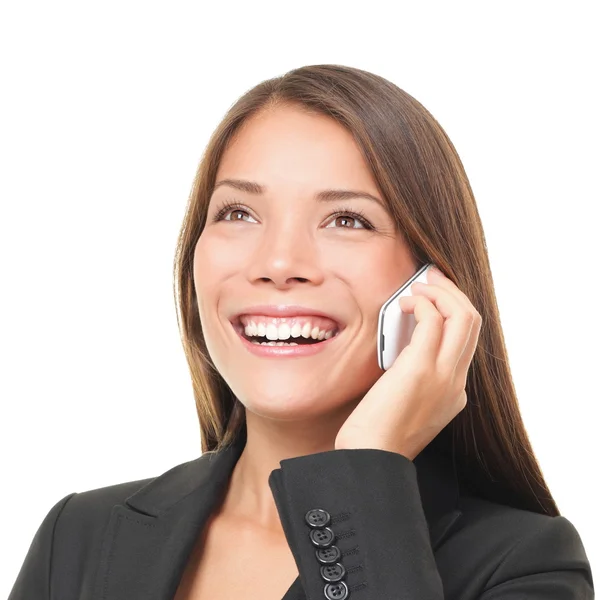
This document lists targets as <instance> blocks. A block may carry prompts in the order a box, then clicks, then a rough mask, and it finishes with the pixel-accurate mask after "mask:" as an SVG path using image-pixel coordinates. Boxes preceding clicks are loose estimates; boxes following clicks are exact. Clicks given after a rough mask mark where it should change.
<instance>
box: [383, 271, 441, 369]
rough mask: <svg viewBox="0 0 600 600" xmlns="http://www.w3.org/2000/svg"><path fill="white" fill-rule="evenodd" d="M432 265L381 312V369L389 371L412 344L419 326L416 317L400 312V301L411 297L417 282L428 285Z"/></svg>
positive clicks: (394, 294)
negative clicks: (411, 339)
mask: <svg viewBox="0 0 600 600" xmlns="http://www.w3.org/2000/svg"><path fill="white" fill-rule="evenodd" d="M432 266H433V264H432V263H426V264H425V265H423V266H422V267H421V268H420V269H419V270H418V271H417V272H416V273H415V274H414V275H413V276H412V277H411V278H410V279H409V280H408V281H406V282H405V283H403V284H402V287H401V288H400V289H398V290H396V291H395V292H394V293H393V294H392V295H391V296H390V297H389V298H388V299H387V300H386V301H385V302H384V304H383V306H382V307H381V309H380V310H379V323H378V327H377V361H378V362H379V368H380V369H383V370H384V371H387V370H388V369H389V368H390V367H391V366H392V365H393V364H394V361H395V360H396V358H398V356H399V355H400V352H402V350H403V349H404V348H405V347H406V346H407V345H408V344H409V343H410V338H411V337H412V333H413V331H414V329H415V327H416V326H417V321H416V319H415V315H414V314H412V313H403V312H402V310H400V303H399V299H400V298H401V297H402V296H411V295H412V292H411V290H410V286H411V285H412V284H413V283H415V282H416V281H420V282H422V283H428V281H427V271H428V269H429V268H430V267H432Z"/></svg>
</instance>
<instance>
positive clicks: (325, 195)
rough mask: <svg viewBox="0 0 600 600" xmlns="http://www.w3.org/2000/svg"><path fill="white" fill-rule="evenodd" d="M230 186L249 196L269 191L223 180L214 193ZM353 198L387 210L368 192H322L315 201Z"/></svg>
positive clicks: (251, 182)
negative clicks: (371, 202) (222, 187)
mask: <svg viewBox="0 0 600 600" xmlns="http://www.w3.org/2000/svg"><path fill="white" fill-rule="evenodd" d="M224 185H226V186H229V187H232V188H234V189H236V190H240V191H241V192H246V193H248V194H254V195H261V194H264V193H265V192H266V191H267V188H266V187H265V186H263V185H260V184H259V183H256V182H255V181H248V180H247V179H221V180H220V181H217V183H216V184H215V186H214V188H213V193H214V192H215V190H217V189H218V188H220V187H221V186H224ZM352 198H366V199H367V200H372V201H373V202H377V204H379V205H380V206H382V207H383V208H385V206H384V204H383V202H382V201H381V200H380V199H379V198H377V196H373V195H372V194H369V193H368V192H360V191H355V190H321V191H320V192H317V193H316V194H315V196H314V199H315V200H317V201H318V202H332V201H335V200H350V199H352Z"/></svg>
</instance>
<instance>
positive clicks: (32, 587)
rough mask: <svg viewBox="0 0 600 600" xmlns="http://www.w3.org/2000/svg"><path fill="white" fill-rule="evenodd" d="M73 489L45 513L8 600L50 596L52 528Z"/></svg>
mask: <svg viewBox="0 0 600 600" xmlns="http://www.w3.org/2000/svg"><path fill="white" fill-rule="evenodd" d="M76 493H77V492H73V493H72V494H69V495H68V496H65V497H64V498H62V499H61V500H59V501H58V502H57V503H56V504H55V505H54V506H53V507H52V508H51V509H50V511H49V512H48V514H47V515H46V516H45V517H44V520H43V521H42V523H41V525H40V526H39V527H38V530H37V532H36V533H35V535H34V537H33V540H32V542H31V545H30V547H29V550H28V552H27V554H26V556H25V560H24V562H23V565H22V566H21V570H20V571H19V574H18V575H17V579H16V581H15V583H14V584H13V588H12V590H11V592H10V595H9V596H8V600H34V599H35V600H50V598H51V596H50V576H51V568H52V546H53V540H54V530H55V528H56V524H57V522H58V520H59V518H60V515H61V512H62V510H63V508H64V507H65V505H66V504H67V502H68V501H69V500H70V499H71V498H72V497H73V496H74V495H75V494H76Z"/></svg>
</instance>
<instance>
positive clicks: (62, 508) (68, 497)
mask: <svg viewBox="0 0 600 600" xmlns="http://www.w3.org/2000/svg"><path fill="white" fill-rule="evenodd" d="M77 493H78V492H73V493H72V494H69V495H68V496H65V498H63V500H64V503H63V505H62V506H61V507H60V511H59V512H58V514H57V515H56V519H54V523H53V525H52V536H51V538H50V556H49V558H48V598H49V599H50V600H51V599H52V565H53V562H54V534H55V532H56V526H57V525H58V520H59V519H60V516H61V515H62V512H63V510H64V509H65V506H66V505H67V504H68V503H69V501H70V500H71V498H72V497H73V496H75V495H77Z"/></svg>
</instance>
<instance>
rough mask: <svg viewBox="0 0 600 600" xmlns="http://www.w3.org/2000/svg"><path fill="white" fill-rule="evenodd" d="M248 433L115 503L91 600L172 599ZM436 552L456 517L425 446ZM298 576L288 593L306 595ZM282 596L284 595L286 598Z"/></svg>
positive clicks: (423, 467) (435, 459) (422, 462)
mask: <svg viewBox="0 0 600 600" xmlns="http://www.w3.org/2000/svg"><path fill="white" fill-rule="evenodd" d="M245 443H246V434H245V431H243V432H242V434H241V435H240V436H238V438H237V439H236V441H235V442H234V443H233V444H232V445H231V446H229V447H228V448H225V449H224V450H223V451H222V452H219V453H205V454H203V455H202V456H200V457H199V458H197V459H195V460H192V461H189V462H186V463H182V464H180V465H177V466H176V467H174V468H172V469H170V470H169V471H167V472H165V473H163V474H162V475H160V476H159V477H157V478H155V479H153V480H152V481H150V482H149V483H147V484H146V485H145V486H144V487H142V488H140V489H139V490H138V491H137V492H135V493H134V494H132V495H131V496H129V497H128V498H126V499H125V502H124V504H117V505H115V506H114V507H113V509H112V512H111V516H110V520H109V523H108V525H107V528H106V532H105V534H104V540H103V544H102V548H101V554H100V562H99V565H98V571H97V574H96V580H95V586H94V591H93V595H92V600H172V599H173V597H174V595H175V592H176V590H177V587H178V585H179V582H180V580H181V577H182V575H183V571H184V569H185V566H186V564H187V561H188V559H189V557H190V554H191V552H192V549H193V546H194V544H195V542H196V540H197V538H198V536H199V535H201V533H202V531H203V529H204V526H205V524H206V523H207V521H208V519H209V518H210V516H211V514H212V513H213V510H214V509H215V507H216V506H217V504H218V503H219V502H220V500H221V499H222V497H223V494H224V493H225V491H226V488H227V485H228V482H229V479H230V476H231V472H232V471H233V468H234V467H235V464H236V463H237V460H238V458H239V457H240V454H241V453H242V450H243V448H244V446H245ZM414 464H415V466H416V468H417V478H418V483H419V490H420V493H421V502H422V505H423V510H424V513H425V516H426V519H427V523H428V526H429V533H430V538H431V543H432V547H433V550H434V551H435V549H436V548H437V547H438V546H439V544H440V543H441V541H442V540H443V539H444V538H445V537H446V535H447V534H448V532H449V531H450V529H451V527H452V526H453V525H454V523H455V522H456V520H457V519H458V518H459V517H460V515H461V512H460V510H458V509H457V503H458V497H459V488H458V482H457V479H456V473H455V470H454V469H453V468H452V464H451V463H449V461H448V459H447V458H445V457H444V456H441V455H439V454H437V453H435V452H433V451H432V450H430V449H429V446H428V447H427V448H425V450H423V452H421V453H420V454H419V455H418V456H417V457H416V458H415V460H414ZM301 591H302V590H301V586H300V581H299V578H298V579H297V580H296V581H295V582H294V584H293V585H292V588H290V590H289V593H292V592H293V593H295V594H297V596H294V598H295V597H298V598H303V595H302V593H301ZM286 598H287V595H286Z"/></svg>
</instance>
